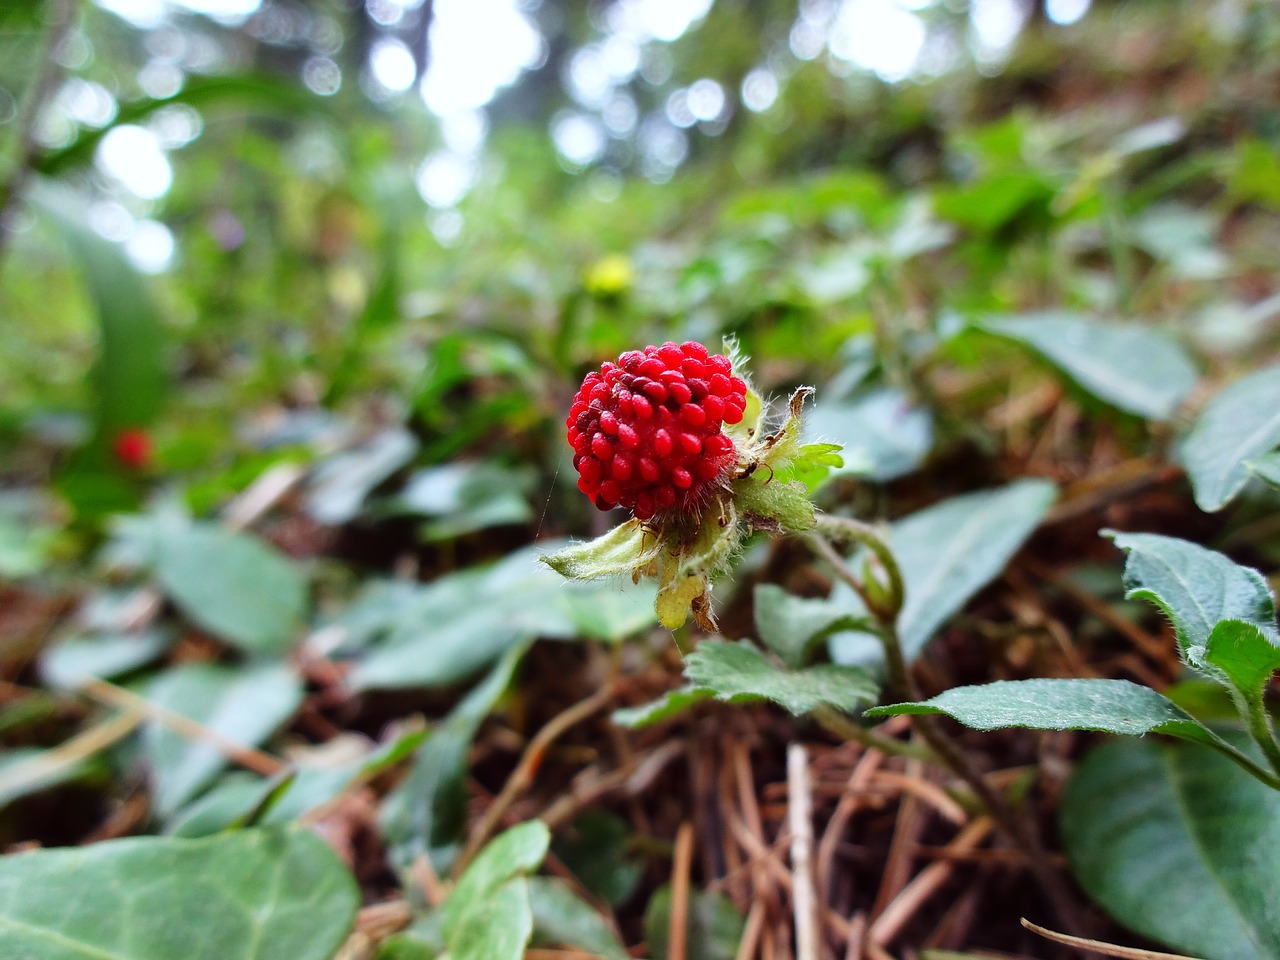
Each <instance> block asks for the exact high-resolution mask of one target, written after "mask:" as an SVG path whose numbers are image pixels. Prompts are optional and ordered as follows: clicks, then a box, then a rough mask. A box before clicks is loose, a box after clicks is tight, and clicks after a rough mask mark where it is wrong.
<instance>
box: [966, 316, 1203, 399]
mask: <svg viewBox="0 0 1280 960" xmlns="http://www.w3.org/2000/svg"><path fill="white" fill-rule="evenodd" d="M979 327H980V328H981V329H983V330H986V331H987V332H988V333H994V334H997V335H998V336H1002V337H1007V338H1009V339H1010V340H1015V341H1017V342H1018V343H1022V344H1025V345H1026V346H1028V347H1030V348H1031V349H1032V350H1034V351H1035V352H1036V353H1038V354H1040V355H1041V356H1043V357H1044V358H1045V359H1047V360H1049V361H1050V362H1051V363H1053V364H1054V365H1055V366H1057V367H1058V368H1059V369H1061V370H1062V371H1063V372H1064V373H1066V374H1067V375H1068V376H1069V377H1071V379H1072V380H1074V381H1075V382H1076V383H1078V384H1080V386H1082V387H1083V388H1084V389H1085V390H1088V391H1089V392H1090V393H1092V394H1093V395H1094V396H1096V397H1098V398H1099V399H1101V400H1104V401H1105V402H1107V403H1110V404H1112V405H1114V406H1116V407H1119V408H1120V409H1121V410H1124V411H1126V412H1128V413H1136V414H1138V415H1139V416H1142V417H1148V418H1150V419H1152V420H1167V419H1169V418H1170V417H1171V416H1173V414H1174V412H1175V411H1176V410H1177V409H1178V406H1179V405H1180V404H1181V403H1182V401H1183V400H1184V399H1186V396H1187V394H1189V393H1190V392H1191V390H1192V388H1193V387H1194V386H1195V385H1196V368H1195V365H1194V364H1193V363H1192V362H1191V358H1190V357H1189V356H1188V355H1187V353H1186V351H1185V350H1184V349H1183V348H1182V347H1181V346H1180V345H1179V344H1178V342H1177V341H1176V340H1174V339H1173V338H1172V337H1170V336H1169V335H1168V334H1167V333H1166V332H1165V331H1163V330H1159V329H1156V328H1155V327H1149V326H1143V325H1139V324H1131V323H1108V322H1103V321H1099V320H1091V319H1088V318H1086V317H1081V316H1077V315H1075V314H1070V313H1061V312H1057V313H1055V312H1045V313H1038V314H1023V315H1021V316H1016V317H991V318H988V319H986V320H983V321H981V323H980V324H979Z"/></svg>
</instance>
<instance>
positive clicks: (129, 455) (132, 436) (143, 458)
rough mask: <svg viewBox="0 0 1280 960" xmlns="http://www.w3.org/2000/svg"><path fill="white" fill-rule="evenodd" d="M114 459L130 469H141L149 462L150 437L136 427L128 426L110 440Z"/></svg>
mask: <svg viewBox="0 0 1280 960" xmlns="http://www.w3.org/2000/svg"><path fill="white" fill-rule="evenodd" d="M111 452H112V453H113V454H115V458H116V460H118V461H119V462H120V464H121V465H122V466H124V467H127V468H128V469H130V470H141V469H142V468H143V467H145V466H147V464H149V463H150V462H151V437H150V436H149V435H148V433H147V431H145V430H142V429H140V428H138V427H128V428H126V429H124V430H121V431H120V432H119V433H117V434H116V435H115V437H114V439H112V441H111Z"/></svg>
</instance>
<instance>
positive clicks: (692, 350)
mask: <svg viewBox="0 0 1280 960" xmlns="http://www.w3.org/2000/svg"><path fill="white" fill-rule="evenodd" d="M746 393H747V385H746V382H745V381H744V380H743V379H742V378H741V377H737V376H734V374H733V365H732V364H731V363H730V361H729V358H728V357H726V356H724V355H723V354H718V353H717V354H709V353H708V351H707V348H706V347H704V346H703V345H702V344H700V343H694V342H692V341H690V342H688V343H684V344H678V343H671V342H668V343H664V344H663V345H662V346H660V347H655V346H648V347H645V348H644V350H628V351H627V352H626V353H624V354H623V355H622V356H620V357H619V358H618V362H617V363H610V362H606V363H604V364H603V365H602V366H601V367H600V369H599V370H598V371H592V372H591V373H589V374H587V376H586V379H584V380H583V381H582V387H581V389H579V390H578V395H577V396H576V397H574V400H573V406H572V407H571V408H570V410H569V416H568V418H567V419H566V420H565V426H567V427H568V428H569V443H570V444H571V445H572V446H573V453H574V456H573V466H574V469H576V470H577V471H578V475H579V476H578V489H579V490H581V491H582V492H583V493H585V494H586V495H587V496H588V497H590V498H591V500H592V502H593V503H595V505H596V506H597V507H599V508H600V509H601V510H610V509H612V508H613V507H616V506H623V507H630V508H631V510H632V512H633V513H634V514H635V516H636V519H638V520H649V519H651V518H652V517H654V516H655V515H657V514H661V513H664V512H670V511H677V512H679V511H682V510H685V509H688V508H691V507H693V506H695V505H697V504H699V503H701V502H702V501H703V499H704V498H705V495H706V494H707V493H708V491H709V490H710V489H711V488H712V487H713V486H714V485H715V484H716V483H717V481H719V480H720V479H721V478H722V475H723V474H725V473H726V472H727V471H729V470H731V469H732V467H733V465H734V464H735V463H736V462H737V459H738V451H737V448H736V447H735V446H734V444H733V441H732V440H731V439H730V438H729V437H728V436H726V435H725V434H724V433H723V431H722V430H721V427H722V425H723V424H726V423H727V424H736V423H741V422H742V416H743V411H744V409H745V408H746V402H747V401H746Z"/></svg>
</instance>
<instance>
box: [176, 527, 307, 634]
mask: <svg viewBox="0 0 1280 960" xmlns="http://www.w3.org/2000/svg"><path fill="white" fill-rule="evenodd" d="M152 572H153V573H154V574H155V576H156V578H157V579H158V580H159V581H160V584H161V585H162V586H163V587H164V590H165V592H166V593H167V594H169V596H170V597H172V598H173V601H174V603H176V604H177V605H178V607H179V608H180V609H181V610H182V612H183V613H184V614H186V615H187V616H188V617H190V618H191V620H192V621H193V622H194V623H196V624H197V625H199V626H200V627H202V628H204V629H206V630H208V631H209V632H210V633H212V634H213V635H214V636H216V637H218V638H220V639H223V640H226V641H227V642H228V643H232V644H234V645H236V646H237V647H239V648H241V649H242V650H245V651H246V652H248V653H283V652H284V651H286V650H288V649H289V647H291V646H292V645H293V642H294V638H295V635H296V634H297V631H298V628H299V626H300V625H301V622H302V617H303V614H304V613H305V612H306V605H307V583H306V580H305V579H304V578H303V576H302V574H301V573H300V572H299V571H298V568H297V567H296V566H295V565H294V563H293V561H291V560H289V559H288V558H287V557H285V556H284V555H283V554H282V553H279V552H278V551H276V550H274V549H273V548H271V547H268V546H267V545H266V544H265V543H263V542H262V541H261V540H259V539H257V538H256V537H252V536H249V535H248V534H243V533H233V532H232V531H230V530H226V529H223V528H222V527H219V526H217V525H215V524H211V523H197V524H191V525H186V524H165V525H163V526H161V527H160V528H158V531H157V540H156V543H155V553H154V556H153V560H152Z"/></svg>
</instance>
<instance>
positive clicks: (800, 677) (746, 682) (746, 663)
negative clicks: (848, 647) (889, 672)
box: [684, 640, 880, 716]
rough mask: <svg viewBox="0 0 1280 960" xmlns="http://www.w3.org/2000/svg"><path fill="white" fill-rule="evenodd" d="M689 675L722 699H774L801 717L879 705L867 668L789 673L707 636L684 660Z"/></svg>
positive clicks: (743, 647)
mask: <svg viewBox="0 0 1280 960" xmlns="http://www.w3.org/2000/svg"><path fill="white" fill-rule="evenodd" d="M684 672H685V676H686V677H687V678H688V679H689V682H690V683H691V684H693V685H694V686H696V687H700V688H703V689H705V690H708V691H710V692H711V693H713V694H714V695H715V696H716V697H717V698H718V699H720V700H727V701H731V702H740V701H744V700H772V701H773V702H774V703H777V704H779V705H780V706H782V707H784V708H785V709H787V710H789V711H790V712H791V713H794V714H796V715H797V716H800V715H803V714H806V713H810V712H812V711H813V710H816V709H817V708H819V707H825V706H831V707H836V708H838V709H840V710H847V711H854V710H857V709H859V708H860V707H863V706H866V705H867V704H868V703H874V702H875V699H876V697H877V696H878V695H879V692H880V689H879V686H878V685H877V684H876V683H875V681H874V680H872V679H871V677H870V676H869V675H868V674H867V673H866V672H865V671H863V670H860V669H858V668H857V667H842V666H839V665H837V664H833V663H821V664H818V665H817V666H813V667H807V668H805V669H802V670H794V671H788V670H785V669H782V668H779V667H776V666H774V665H773V664H771V663H770V662H769V661H768V660H766V659H765V657H764V654H762V653H761V652H760V651H759V650H757V649H756V648H755V647H753V646H751V645H750V644H748V643H726V642H725V641H722V640H703V641H702V642H701V643H700V644H698V647H697V649H696V650H694V651H693V653H691V654H689V656H688V658H687V659H686V660H685V666H684Z"/></svg>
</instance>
